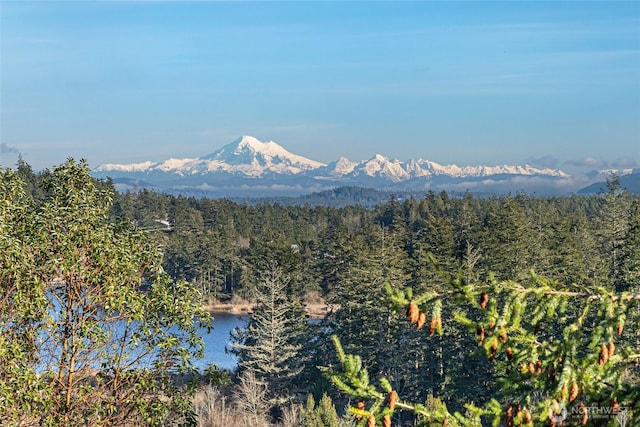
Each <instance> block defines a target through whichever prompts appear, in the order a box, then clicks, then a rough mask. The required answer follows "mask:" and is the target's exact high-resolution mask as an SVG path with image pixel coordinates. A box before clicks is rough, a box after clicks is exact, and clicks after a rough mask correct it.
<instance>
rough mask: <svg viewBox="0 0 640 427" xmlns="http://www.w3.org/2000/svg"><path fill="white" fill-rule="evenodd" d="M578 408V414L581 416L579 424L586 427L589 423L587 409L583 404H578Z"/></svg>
mask: <svg viewBox="0 0 640 427" xmlns="http://www.w3.org/2000/svg"><path fill="white" fill-rule="evenodd" d="M578 407H579V408H580V410H579V412H578V413H579V414H582V419H581V420H580V424H582V425H583V426H586V425H587V422H588V421H589V411H588V410H587V407H586V406H585V405H584V402H580V405H578Z"/></svg>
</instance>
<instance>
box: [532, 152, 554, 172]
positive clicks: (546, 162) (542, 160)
mask: <svg viewBox="0 0 640 427" xmlns="http://www.w3.org/2000/svg"><path fill="white" fill-rule="evenodd" d="M527 163H528V164H530V165H531V166H535V167H537V168H548V169H556V168H557V167H558V165H559V164H560V160H558V159H556V158H555V157H553V156H549V155H546V156H543V157H538V158H531V157H530V158H528V159H527Z"/></svg>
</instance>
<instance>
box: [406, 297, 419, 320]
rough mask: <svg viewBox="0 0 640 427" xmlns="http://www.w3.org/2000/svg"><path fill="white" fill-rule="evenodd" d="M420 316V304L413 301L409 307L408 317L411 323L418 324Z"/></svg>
mask: <svg viewBox="0 0 640 427" xmlns="http://www.w3.org/2000/svg"><path fill="white" fill-rule="evenodd" d="M419 315H420V309H419V308H418V304H416V303H415V302H413V301H411V302H410V303H409V307H407V317H408V318H409V323H416V322H418V316H419Z"/></svg>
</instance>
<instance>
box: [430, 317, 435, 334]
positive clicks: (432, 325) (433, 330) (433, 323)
mask: <svg viewBox="0 0 640 427" xmlns="http://www.w3.org/2000/svg"><path fill="white" fill-rule="evenodd" d="M436 326H437V319H436V318H435V317H432V318H431V322H429V336H430V337H432V336H433V334H435V333H436Z"/></svg>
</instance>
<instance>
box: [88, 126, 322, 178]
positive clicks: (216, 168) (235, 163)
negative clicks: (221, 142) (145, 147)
mask: <svg viewBox="0 0 640 427" xmlns="http://www.w3.org/2000/svg"><path fill="white" fill-rule="evenodd" d="M322 166H324V164H323V163H320V162H316V161H314V160H309V159H306V158H304V157H302V156H298V155H296V154H292V153H290V152H288V151H287V150H285V149H284V148H283V147H282V146H280V145H278V144H276V143H275V142H273V141H269V142H262V141H260V140H258V139H257V138H254V137H252V136H246V135H245V136H242V137H240V138H239V139H237V140H235V141H233V142H232V143H230V144H227V145H225V146H224V147H222V148H220V149H219V150H216V151H214V152H213V153H211V154H208V155H206V156H204V157H197V158H194V159H169V160H165V161H164V162H162V163H153V162H144V163H133V164H129V165H116V164H105V165H101V166H99V167H98V168H96V172H110V171H113V172H115V171H117V172H152V171H162V172H166V173H173V174H176V175H183V176H184V175H194V174H205V173H209V172H227V173H232V174H242V175H246V176H248V177H259V176H262V175H264V174H265V173H266V172H273V173H278V174H298V173H300V172H303V171H307V170H313V169H317V168H319V167H322Z"/></svg>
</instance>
